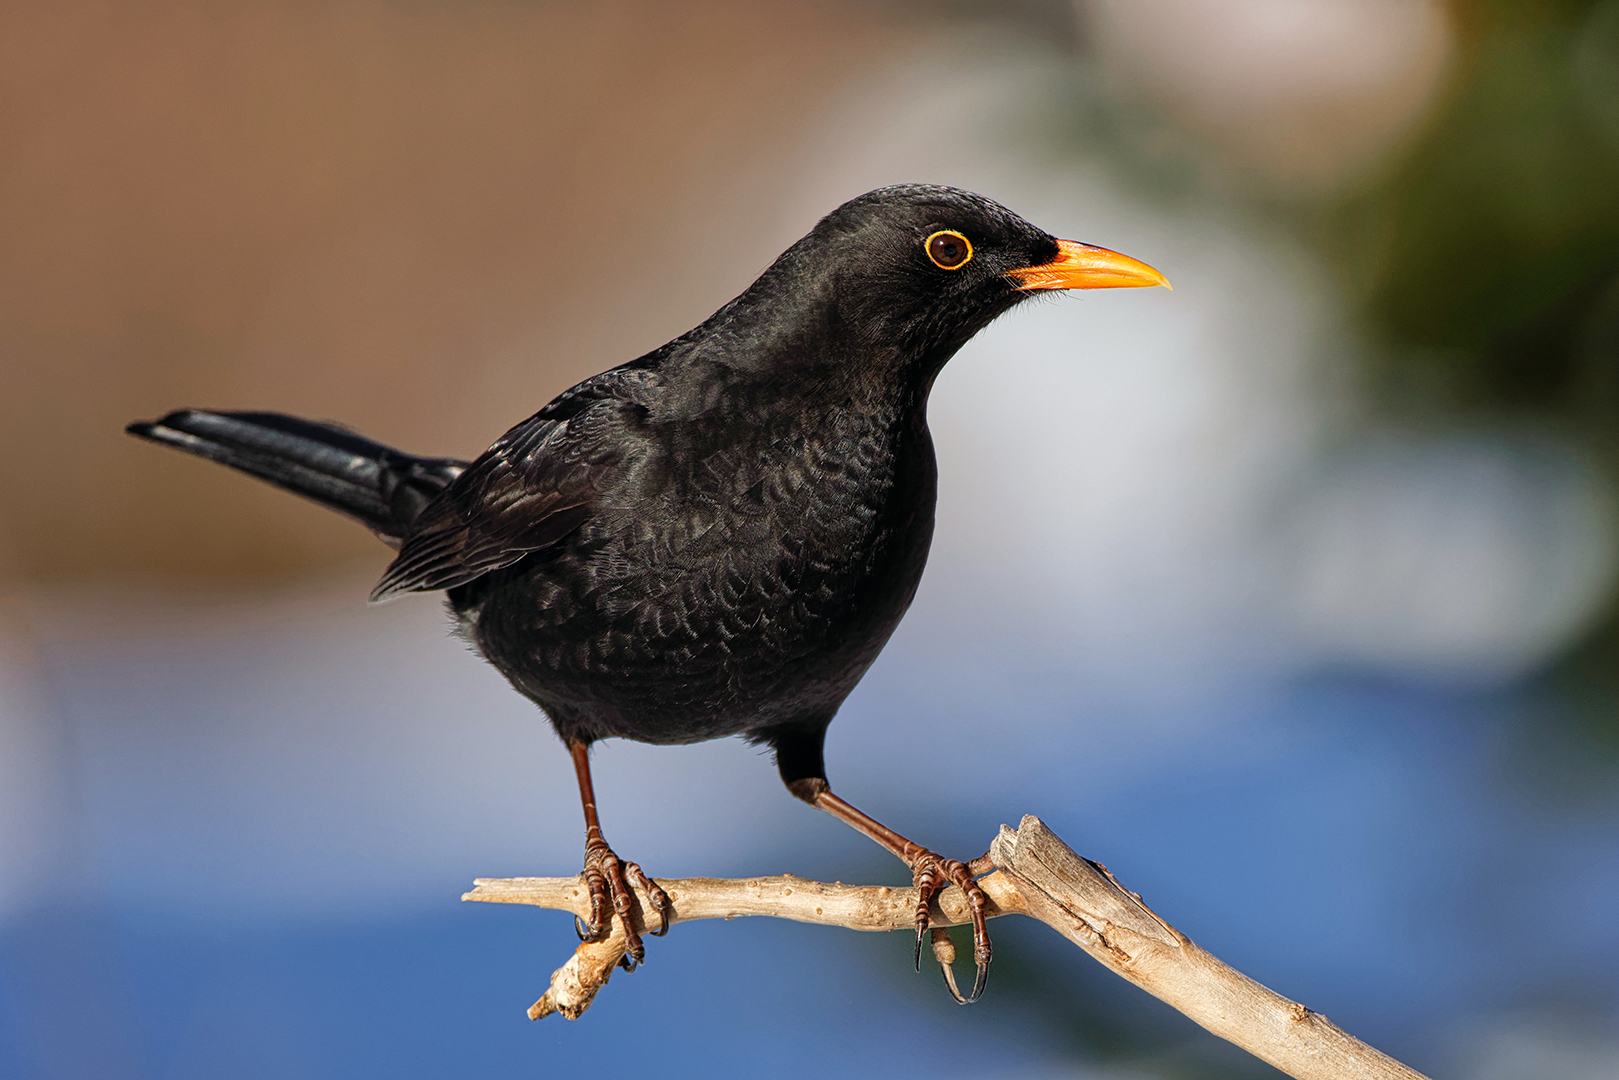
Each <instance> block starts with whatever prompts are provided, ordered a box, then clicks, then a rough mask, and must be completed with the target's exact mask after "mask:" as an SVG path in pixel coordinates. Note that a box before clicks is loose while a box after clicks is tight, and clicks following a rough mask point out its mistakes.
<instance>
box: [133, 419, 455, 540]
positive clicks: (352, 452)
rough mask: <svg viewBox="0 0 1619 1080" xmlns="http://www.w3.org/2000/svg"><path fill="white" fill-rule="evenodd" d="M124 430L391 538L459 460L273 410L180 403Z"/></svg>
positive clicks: (404, 529) (401, 533) (404, 530)
mask: <svg viewBox="0 0 1619 1080" xmlns="http://www.w3.org/2000/svg"><path fill="white" fill-rule="evenodd" d="M125 430H127V431H128V432H129V433H130V434H131V435H139V436H140V437H141V438H143V439H150V440H152V441H153V442H157V443H162V444H164V445H166V446H172V447H175V448H176V449H179V450H184V451H186V452H187V453H190V454H196V455H197V456H198V457H204V458H208V459H209V460H210V461H217V462H220V463H221V464H224V465H229V466H230V467H231V468H233V469H240V470H241V471H242V472H245V473H249V474H251V475H253V476H256V477H258V478H259V479H261V480H267V481H269V482H270V483H272V484H275V485H276V486H277V487H281V488H285V489H287V490H288V491H292V492H295V493H297V494H299V495H302V496H304V497H305V498H309V499H313V500H314V501H315V502H318V503H320V504H321V505H322V506H325V507H329V508H330V509H332V510H336V511H338V512H339V513H342V514H347V515H348V516H349V517H352V518H355V519H356V520H358V521H360V522H361V523H362V524H364V525H366V526H368V527H369V528H370V529H371V530H372V531H374V532H375V533H377V535H379V536H381V537H382V538H383V539H384V540H387V541H388V542H390V543H392V544H393V545H394V546H396V547H397V546H398V544H399V542H400V540H401V539H403V538H404V537H405V536H406V535H408V533H409V532H410V526H411V523H412V522H413V521H415V519H416V516H417V515H418V514H419V513H421V510H422V508H423V507H424V506H426V505H427V503H428V502H429V501H430V500H431V499H432V498H433V496H435V495H437V494H438V493H439V492H440V491H443V490H444V488H445V487H446V486H447V485H448V484H449V483H450V481H452V480H454V479H455V478H456V477H457V476H459V475H461V472H462V470H463V469H465V468H466V463H465V462H460V461H453V460H450V459H448V458H419V457H413V456H411V455H409V454H404V453H401V452H400V451H398V450H394V449H393V448H391V447H387V446H383V445H382V444H381V443H376V442H372V441H371V440H370V439H367V438H365V437H364V436H363V435H357V434H355V433H354V432H352V431H349V430H348V429H346V428H341V427H338V426H337V425H335V424H324V423H319V422H316V421H313V420H299V419H297V418H296V417H292V416H282V415H281V414H279V413H254V412H205V411H203V410H200V409H182V410H180V411H179V412H173V413H170V414H169V415H168V416H165V417H164V418H163V419H161V420H155V421H151V422H149V423H135V424H130V425H129V427H128V428H126V429H125Z"/></svg>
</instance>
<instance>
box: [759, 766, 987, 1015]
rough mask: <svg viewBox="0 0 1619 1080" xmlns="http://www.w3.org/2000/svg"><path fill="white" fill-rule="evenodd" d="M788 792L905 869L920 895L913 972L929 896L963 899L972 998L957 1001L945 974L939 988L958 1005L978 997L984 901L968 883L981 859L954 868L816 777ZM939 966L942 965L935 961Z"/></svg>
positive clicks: (980, 868)
mask: <svg viewBox="0 0 1619 1080" xmlns="http://www.w3.org/2000/svg"><path fill="white" fill-rule="evenodd" d="M788 787H789V788H790V789H791V790H792V792H793V794H794V795H797V796H798V797H799V798H801V799H803V800H804V801H805V802H807V803H809V804H810V805H812V806H818V807H820V808H821V809H822V810H825V811H826V812H827V813H829V814H831V815H832V816H833V817H835V818H837V819H838V820H839V821H842V822H844V823H845V824H847V825H850V826H853V827H854V828H855V829H856V830H858V831H859V832H862V833H864V834H865V835H866V836H869V837H870V838H871V839H873V840H875V841H877V843H879V844H881V845H882V846H883V847H885V848H887V849H888V850H889V851H891V852H893V853H894V854H895V855H896V856H898V857H899V859H900V860H901V861H902V862H904V863H905V865H906V866H909V867H910V868H911V877H912V880H913V881H914V882H915V884H916V888H917V890H918V891H919V893H920V895H919V896H918V898H917V903H916V967H917V970H918V971H920V970H921V969H922V935H923V933H924V931H926V930H927V928H928V905H929V903H931V902H932V900H933V896H934V894H935V893H937V892H938V891H939V890H940V889H942V888H944V887H945V886H946V885H947V884H954V885H956V886H957V887H959V888H960V889H961V891H962V893H963V894H965V895H966V897H967V904H968V906H969V908H970V909H971V911H972V922H973V962H974V963H975V964H976V965H977V967H978V974H977V978H976V979H974V981H973V989H972V993H970V994H968V995H967V996H965V997H963V996H962V995H961V993H960V992H959V991H957V989H956V985H955V979H954V977H953V976H952V975H951V974H950V972H949V971H948V969H947V970H946V972H945V983H946V985H947V986H949V988H950V993H951V995H952V996H953V997H955V999H956V1000H957V1001H958V1002H960V1003H961V1004H963V1005H967V1004H970V1003H972V1002H974V1001H977V1000H978V999H979V997H981V996H982V995H983V993H984V984H985V983H986V982H988V981H989V959H990V944H989V927H988V926H987V925H986V920H985V918H984V907H985V905H987V904H988V903H989V898H988V897H987V896H985V895H984V890H983V889H982V888H980V887H979V885H978V882H976V881H974V880H973V875H974V874H975V873H983V872H985V871H987V870H988V869H989V867H988V865H987V864H986V860H985V859H974V860H973V861H972V862H971V863H959V862H957V861H956V860H954V859H946V858H943V857H942V856H939V855H937V854H935V853H934V852H932V851H929V850H928V849H927V848H925V847H923V846H922V845H921V844H918V843H915V842H914V841H911V840H907V839H906V838H905V837H903V836H901V835H900V834H899V833H897V832H895V831H894V830H893V829H890V828H889V827H888V826H886V825H884V824H883V823H882V822H880V821H878V820H876V819H875V818H873V817H870V816H869V815H867V814H864V813H862V812H861V811H860V810H858V809H856V808H855V807H854V806H852V805H850V804H849V803H847V802H845V801H844V800H842V799H840V798H838V796H836V795H834V794H832V789H831V788H830V787H829V786H828V785H827V782H826V781H825V780H824V779H822V778H820V777H815V778H813V779H804V780H798V781H796V782H793V783H789V784H788ZM941 963H942V961H941Z"/></svg>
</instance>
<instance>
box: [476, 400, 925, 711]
mask: <svg viewBox="0 0 1619 1080" xmlns="http://www.w3.org/2000/svg"><path fill="white" fill-rule="evenodd" d="M823 419H824V422H820V423H814V424H807V423H793V424H779V425H775V426H772V425H769V424H761V425H758V426H756V427H753V428H751V429H749V430H748V431H747V432H746V437H742V438H736V439H731V440H727V441H724V442H720V441H718V440H705V439H703V438H702V437H701V436H702V433H701V432H698V433H696V434H694V433H692V432H689V431H688V432H682V433H672V435H671V437H670V439H669V440H668V444H667V446H666V447H665V448H664V449H663V451H662V452H661V453H654V454H651V455H649V459H648V462H647V464H646V465H645V466H644V467H643V468H642V470H641V472H640V474H639V475H638V477H637V481H636V484H635V486H634V487H633V489H632V490H629V491H626V492H622V493H620V494H621V496H622V500H621V501H622V504H621V505H609V506H606V507H604V508H603V509H602V510H600V511H599V512H598V513H597V515H596V516H595V517H594V518H592V519H591V521H589V522H588V523H587V524H586V525H585V526H584V527H583V528H581V529H580V530H579V532H578V533H577V534H576V535H575V536H574V537H573V538H572V539H571V540H570V542H569V543H568V544H567V545H566V546H565V548H564V549H563V550H560V551H558V552H556V553H555V554H554V555H553V556H552V557H550V558H548V559H544V560H534V562H535V565H534V566H533V567H532V568H530V569H528V570H526V571H525V573H524V574H523V575H521V576H520V577H519V578H516V579H514V583H513V585H510V586H506V587H504V588H502V589H499V590H494V591H492V592H491V594H490V596H489V598H488V599H487V600H486V601H485V603H484V605H483V608H482V610H481V611H480V613H479V616H478V623H479V626H478V628H477V636H478V638H479V639H480V643H482V642H484V641H489V642H491V643H493V644H494V645H495V651H497V652H500V653H502V654H503V655H501V656H499V657H497V656H496V655H491V648H490V647H489V645H485V646H484V652H485V654H486V655H488V656H489V658H490V659H491V660H492V661H494V662H495V664H496V666H497V667H500V668H501V669H502V670H503V671H505V672H506V673H507V675H508V677H509V678H512V681H513V682H514V683H515V684H517V685H518V686H519V688H520V689H523V690H524V691H525V692H527V693H529V695H530V696H531V697H534V698H535V699H536V700H537V701H539V702H540V703H541V704H542V705H543V706H545V707H546V709H547V712H549V713H550V714H551V715H552V718H553V720H557V721H558V722H559V724H562V723H563V721H562V720H561V719H559V715H567V716H571V717H573V721H572V722H573V723H576V724H580V725H584V726H585V727H586V728H589V729H590V730H589V731H588V732H587V733H589V734H594V735H598V736H599V735H626V736H628V737H631V738H639V739H643V740H645V741H654V742H684V741H694V740H697V739H703V738H713V737H716V736H719V735H727V734H735V733H737V732H740V731H746V730H752V729H757V728H760V727H765V726H770V725H772V724H775V723H782V722H791V721H792V720H793V719H795V718H801V717H803V716H808V715H811V714H820V715H824V716H830V714H831V712H832V711H834V710H835V709H836V708H837V705H838V704H839V703H840V702H841V701H842V700H843V697H844V696H846V695H847V694H848V692H849V691H850V690H851V689H853V687H854V685H855V683H856V682H857V681H858V680H859V678H860V676H861V675H862V674H864V672H865V670H866V668H867V667H868V666H869V665H870V664H871V662H872V660H874V659H875V658H876V655H877V653H878V651H879V650H880V649H881V648H882V646H883V644H884V643H885V642H886V641H887V639H888V637H889V635H890V634H891V633H892V632H893V630H894V628H895V626H897V625H898V622H899V619H900V617H901V616H902V615H903V614H904V612H905V609H906V608H907V607H908V606H909V604H910V601H911V598H912V596H913V595H914V594H915V591H916V587H917V583H918V581H919V579H920V577H921V572H922V567H923V564H924V563H925V561H926V558H927V549H928V544H929V541H930V539H931V535H932V528H933V509H934V499H935V485H934V476H935V473H934V465H933V453H932V446H931V443H930V441H929V440H928V438H927V432H926V429H925V427H924V426H922V425H921V424H920V423H917V424H904V423H885V422H881V420H880V419H879V420H873V419H872V418H869V417H863V416H860V415H857V414H852V413H847V412H839V413H833V414H832V415H827V416H825V417H824V418H823ZM733 430H734V428H733ZM631 496H633V497H631ZM491 631H493V632H491ZM512 641H520V642H522V643H523V647H522V648H521V649H518V650H515V651H514V650H511V649H509V648H507V646H508V645H509V643H511V642H512Z"/></svg>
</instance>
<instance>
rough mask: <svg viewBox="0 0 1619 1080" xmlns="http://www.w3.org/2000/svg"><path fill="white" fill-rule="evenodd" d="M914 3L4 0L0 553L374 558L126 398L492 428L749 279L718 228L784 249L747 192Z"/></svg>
mask: <svg viewBox="0 0 1619 1080" xmlns="http://www.w3.org/2000/svg"><path fill="white" fill-rule="evenodd" d="M892 33H893V30H892V29H891V28H887V27H885V26H883V25H882V24H880V23H878V22H876V21H875V20H873V19H871V18H869V17H868V16H865V15H862V14H860V13H858V12H856V11H852V10H846V9H839V8H833V7H830V6H826V5H815V4H811V5H788V4H754V3H735V2H724V0H720V2H713V3H701V4H685V5H679V6H674V5H667V4H659V3H644V4H636V3H620V4H611V5H596V4H556V5H550V4H547V5H536V4H515V3H484V2H473V3H466V4H453V5H451V4H434V3H421V4H389V3H381V2H367V0H340V2H338V3H329V4H327V3H298V2H287V3H275V2H264V3H255V4H248V5H243V4H235V3H224V2H221V3H209V2H206V0H181V2H160V3H151V4H140V5H127V4H116V3H94V2H80V0H70V2H65V3H40V4H27V3H14V4H8V5H5V6H4V7H0V100H3V101H4V102H5V104H4V106H3V111H0V162H3V164H0V373H3V375H0V377H3V380H4V382H3V389H0V505H3V506H5V507H6V512H5V516H4V519H3V526H0V527H3V530H4V533H3V539H0V550H3V555H0V568H3V569H0V573H3V574H4V575H5V578H6V579H8V580H11V581H16V580H17V579H19V578H26V579H32V580H36V581H38V580H60V579H84V578H97V577H105V576H108V575H117V576H119V577H123V578H129V577H132V576H133V577H138V578H146V579H152V580H158V581H164V582H170V583H176V582H196V583H204V582H208V581H212V582H214V583H216V584H217V583H222V582H224V581H227V580H243V581H252V580H267V579H274V578H280V577H284V576H285V575H288V574H291V573H295V572H297V571H300V570H305V569H308V568H310V567H312V566H316V565H320V564H327V563H331V562H333V561H335V560H341V559H345V558H348V557H350V556H362V555H364V554H371V555H375V554H376V552H375V550H374V548H375V542H374V541H373V540H372V539H371V538H370V537H369V536H367V535H366V534H365V533H363V532H361V531H358V530H355V529H354V528H352V526H350V525H349V523H347V522H345V521H342V520H340V519H338V518H335V517H333V516H331V515H329V514H325V513H322V512H319V511H318V510H316V509H314V508H312V507H306V506H303V505H298V504H297V503H296V501H295V500H288V499H286V498H285V497H284V496H283V495H282V494H281V493H279V492H275V491H272V490H270V489H268V488H264V487H262V486H260V485H254V484H243V483H240V482H239V480H238V478H236V477H232V476H228V475H225V474H224V473H222V472H220V471H219V470H216V469H209V468H205V467H201V468H200V467H198V466H197V464H196V463H191V462H185V461H178V460H175V459H174V458H173V456H172V455H168V454H161V453H155V452H152V451H151V450H150V449H149V448H146V447H142V446H139V445H137V444H135V443H134V442H132V441H131V440H130V439H129V438H128V437H127V436H125V435H124V434H123V433H122V427H123V425H124V424H125V423H127V422H128V421H130V420H132V419H137V418H145V417H150V416H154V415H158V414H161V413H163V412H166V411H167V410H169V409H171V408H175V407H179V406H183V405H198V406H211V407H223V408H255V409H269V410H280V411H287V412H291V413H295V414H300V415H308V416H316V417H322V418H333V419H340V420H341V421H342V422H344V423H346V424H348V425H350V426H353V427H355V428H357V429H358V430H361V431H364V432H366V433H368V434H370V435H373V436H375V437H377V438H379V439H382V440H385V441H391V442H394V443H396V444H398V445H401V446H406V447H410V448H412V449H414V450H417V451H421V452H426V453H442V454H454V455H468V456H470V455H472V454H475V453H476V452H477V451H479V450H480V449H482V448H483V447H484V446H486V445H487V444H488V443H489V441H490V440H491V438H492V436H493V435H495V434H497V433H498V432H499V431H501V430H504V428H505V427H506V426H508V425H509V424H511V423H515V422H516V421H517V420H519V419H521V418H522V417H523V416H524V415H526V414H527V413H528V412H529V411H532V410H533V409H534V408H537V407H538V406H539V405H541V404H543V403H544V402H545V401H546V400H548V399H549V398H550V397H551V396H552V395H553V394H555V393H556V392H557V391H559V390H561V389H562V388H564V387H565V386H567V385H569V384H571V383H572V382H574V381H576V380H577V379H579V378H581V377H583V376H585V375H587V374H590V373H592V372H594V371H597V370H600V369H601V368H604V367H608V366H611V365H612V364H613V363H618V362H621V361H623V360H625V359H628V358H630V357H632V356H635V355H638V354H639V353H640V352H643V351H645V350H646V349H649V348H651V347H653V346H655V345H657V344H659V343H660V342H661V341H663V340H664V339H665V338H666V337H668V336H672V335H673V334H675V333H678V332H679V331H681V330H684V329H686V328H687V326H688V325H689V324H690V323H691V322H693V321H694V313H700V312H705V311H708V310H712V309H713V308H714V307H716V306H718V305H719V304H720V303H721V302H723V301H724V300H726V299H728V298H729V297H730V296H731V295H733V294H734V293H735V292H736V291H738V290H739V289H740V287H741V286H742V285H744V284H746V281H745V279H726V278H719V277H714V276H709V275H705V274H704V273H703V266H704V263H705V262H712V259H711V258H706V256H707V255H710V254H711V253H712V252H713V251H714V250H716V249H719V250H724V251H730V250H734V248H735V247H736V246H737V245H740V246H741V247H742V248H743V249H744V250H751V251H752V252H753V258H752V262H753V263H754V264H756V265H757V266H760V267H762V266H763V265H764V264H765V263H766V262H768V260H769V259H770V258H771V257H772V256H773V254H774V253H775V252H776V251H778V250H779V249H780V248H781V246H782V245H783V244H784V243H785V242H787V241H790V239H791V238H792V237H793V236H794V235H796V234H797V232H798V231H801V230H802V228H803V227H805V225H806V224H807V223H806V222H778V221H771V220H769V217H768V215H769V212H770V210H771V206H770V204H769V202H768V200H760V199H758V198H757V197H753V198H751V199H750V197H749V196H748V194H747V193H748V192H749V191H756V190H757V189H758V188H759V187H760V186H765V187H768V186H769V185H770V184H771V182H772V179H773V174H774V173H778V172H780V171H781V170H783V169H786V168H790V167H791V161H792V159H791V155H790V154H789V153H787V151H788V150H790V149H791V147H792V145H793V132H794V131H795V128H796V127H797V126H798V123H800V122H802V120H803V119H804V117H805V116H806V114H807V113H809V112H810V111H811V110H814V109H815V108H817V107H818V104H819V103H820V102H822V101H823V100H824V99H825V97H826V96H827V94H828V93H829V92H831V91H832V90H833V89H834V88H835V87H836V86H837V85H839V82H840V80H843V79H845V78H846V77H847V76H848V75H849V73H850V71H851V69H852V68H854V67H856V66H857V65H860V64H862V63H865V62H867V61H868V60H869V58H870V56H871V54H872V53H873V52H874V51H877V50H881V49H883V48H884V47H885V45H886V44H887V43H888V42H889V41H890V35H891V34H892ZM909 37H910V39H911V41H912V42H913V43H914V40H915V34H914V33H912V34H910V35H909ZM626 309H633V310H634V311H635V313H636V317H635V318H634V319H633V320H625V319H622V318H615V313H620V312H622V311H624V310H626ZM626 326H628V327H633V329H630V330H621V329H620V328H621V327H626Z"/></svg>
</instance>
